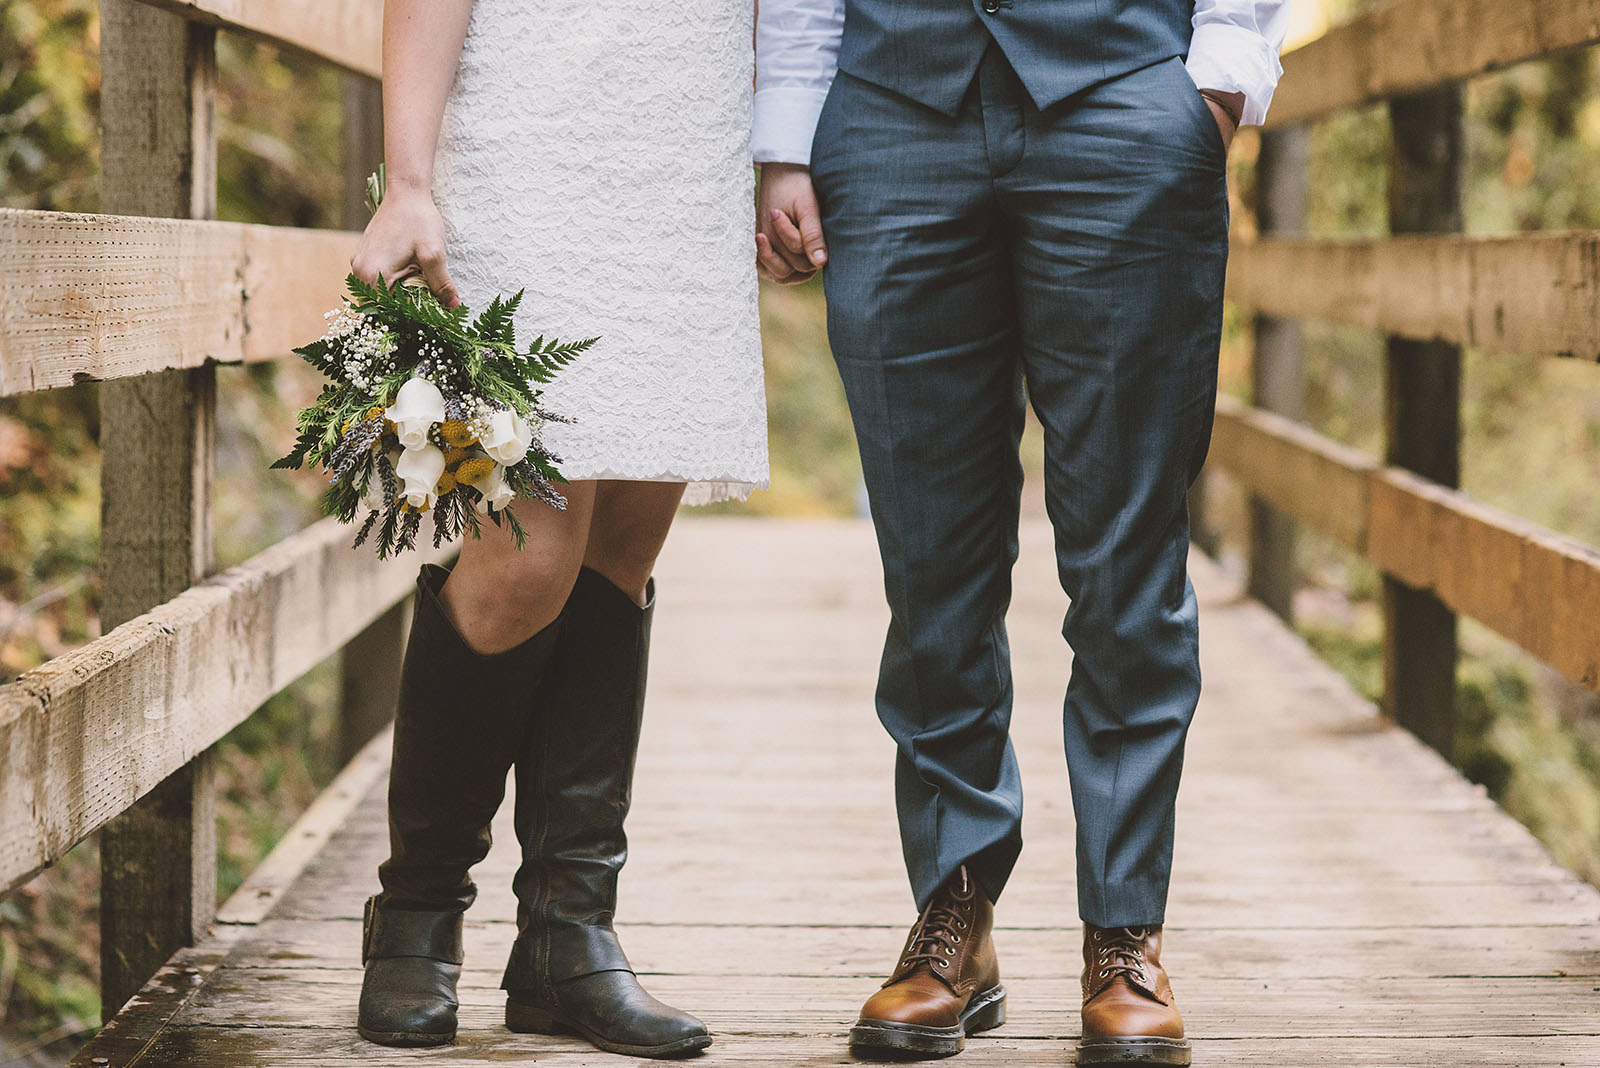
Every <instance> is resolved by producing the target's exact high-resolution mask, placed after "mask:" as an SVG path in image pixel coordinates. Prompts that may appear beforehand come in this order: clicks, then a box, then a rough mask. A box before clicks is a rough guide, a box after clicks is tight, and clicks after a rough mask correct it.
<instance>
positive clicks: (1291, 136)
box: [1248, 124, 1311, 621]
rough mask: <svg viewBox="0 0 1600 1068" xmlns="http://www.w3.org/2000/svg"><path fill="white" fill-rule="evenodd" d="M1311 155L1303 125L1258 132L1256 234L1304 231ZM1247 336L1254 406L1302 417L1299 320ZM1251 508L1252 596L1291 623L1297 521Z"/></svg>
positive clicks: (1258, 505)
mask: <svg viewBox="0 0 1600 1068" xmlns="http://www.w3.org/2000/svg"><path fill="white" fill-rule="evenodd" d="M1310 155H1311V137H1310V131H1309V130H1308V129H1307V127H1306V126H1305V125H1304V124H1300V125H1295V126H1290V127H1288V128H1286V129H1282V130H1263V131H1262V133H1261V151H1260V155H1259V156H1258V157H1257V159H1256V220H1257V225H1258V227H1259V229H1260V232H1261V233H1262V234H1278V235H1284V234H1301V233H1304V232H1305V226H1306V203H1307V200H1308V198H1309V193H1310V179H1309V167H1310V162H1311V161H1310ZM1253 340H1254V359H1253V360H1252V361H1251V365H1250V380H1251V392H1252V394H1253V400H1254V403H1255V404H1256V406H1257V407H1259V408H1264V409H1266V410H1267V411H1271V412H1277V413H1278V414H1280V415H1284V416H1288V417H1289V418H1291V419H1294V420H1297V421H1299V420H1303V419H1304V418H1305V375H1304V372H1303V371H1302V369H1301V359H1300V343H1301V336H1300V323H1299V322H1298V321H1296V320H1293V319H1275V318H1273V317H1271V316H1268V315H1258V316H1256V320H1255V329H1254V338H1253ZM1249 510H1250V532H1249V539H1250V540H1249V550H1248V551H1249V559H1250V569H1249V570H1250V574H1249V579H1248V589H1249V592H1250V595H1251V596H1252V597H1254V598H1256V599H1257V600H1258V601H1260V602H1262V603H1263V604H1265V605H1266V606H1267V607H1268V608H1270V609H1272V610H1273V611H1274V612H1276V613H1277V614H1278V615H1279V616H1280V617H1282V618H1283V619H1284V620H1285V621H1290V620H1292V619H1293V617H1294V590H1295V553H1294V547H1295V530H1296V524H1295V521H1294V520H1293V519H1291V518H1290V517H1289V516H1287V515H1285V514H1283V513H1282V512H1280V511H1278V510H1277V509H1275V508H1273V507H1271V506H1270V505H1268V504H1267V503H1266V502H1265V501H1263V500H1261V499H1260V498H1259V497H1254V496H1252V497H1251V498H1250V509H1249Z"/></svg>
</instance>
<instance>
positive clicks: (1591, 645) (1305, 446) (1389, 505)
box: [1211, 397, 1600, 690]
mask: <svg viewBox="0 0 1600 1068" xmlns="http://www.w3.org/2000/svg"><path fill="white" fill-rule="evenodd" d="M1211 458H1212V461H1213V462H1215V463H1217V464H1220V465H1221V466H1223V467H1225V468H1227V470H1228V472H1229V474H1231V475H1233V476H1234V477H1236V478H1238V479H1239V480H1240V481H1241V482H1242V483H1243V484H1244V485H1245V487H1246V488H1248V489H1249V490H1250V491H1251V492H1253V493H1256V494H1258V495H1259V496H1261V497H1262V498H1263V499H1264V500H1267V501H1270V502H1272V504H1273V505H1274V506H1275V507H1277V508H1281V509H1283V510H1284V511H1286V512H1288V513H1289V514H1291V515H1293V516H1295V517H1296V518H1297V519H1299V520H1301V521H1302V522H1304V523H1306V524H1307V525H1308V526H1311V527H1314V528H1315V529H1317V530H1320V531H1321V532H1323V533H1324V534H1328V535H1330V536H1332V537H1334V538H1336V539H1337V540H1339V541H1340V542H1341V543H1343V544H1345V545H1347V546H1349V547H1350V548H1352V549H1355V550H1356V551H1358V552H1360V553H1362V554H1363V555H1365V556H1366V557H1367V558H1368V559H1369V560H1371V561H1372V563H1373V564H1374V565H1375V566H1377V567H1378V568H1379V569H1381V570H1383V571H1384V572H1386V573H1388V574H1391V575H1393V576H1395V577H1396V578H1397V579H1399V580H1400V581H1402V582H1405V583H1406V584H1407V585H1410V586H1413V587H1416V588H1418V589H1423V590H1428V591H1431V592H1433V593H1434V594H1436V595H1437V596H1438V597H1439V598H1440V600H1441V601H1442V602H1443V603H1444V604H1445V605H1447V606H1448V607H1450V608H1451V609H1453V610H1454V611H1456V612H1460V613H1461V614H1463V615H1468V616H1471V617H1472V618H1474V619H1476V620H1478V621H1479V622H1480V623H1483V624H1484V625H1485V626H1488V627H1490V628H1491V629H1493V630H1495V631H1497V632H1498V633H1500V634H1501V635H1503V636H1505V637H1507V638H1510V639H1511V640H1512V641H1514V642H1516V643H1517V644H1519V645H1521V646H1522V647H1523V648H1524V649H1526V650H1527V651H1528V652H1530V653H1532V654H1533V655H1534V656H1536V657H1538V658H1539V659H1541V660H1543V661H1545V662H1546V663H1547V664H1549V665H1550V666H1551V667H1553V668H1555V669H1556V670H1557V671H1560V672H1561V673H1562V674H1564V675H1566V676H1567V677H1568V678H1570V679H1572V680H1573V681H1575V682H1578V683H1580V684H1582V685H1584V686H1586V687H1588V688H1589V689H1591V690H1600V613H1596V612H1595V611H1594V610H1593V608H1594V605H1596V604H1600V548H1596V547H1595V546H1591V545H1587V544H1585V543H1583V542H1580V541H1578V540H1577V539H1575V538H1570V537H1566V536H1564V535H1561V534H1557V533H1555V532H1554V531H1551V530H1548V529H1546V528H1544V527H1541V526H1539V525H1537V524H1535V523H1531V522H1529V521H1527V520H1524V519H1521V518H1520V517H1518V516H1514V515H1511V514H1510V513H1508V512H1505V511H1503V510H1501V509H1498V508H1494V507H1492V506H1490V505H1487V504H1484V503H1482V502H1481V501H1476V500H1473V499H1472V498H1471V497H1469V496H1467V495H1466V494H1464V493H1462V492H1460V491H1458V490H1451V489H1447V488H1445V487H1443V486H1440V485H1438V484H1437V483H1433V482H1430V481H1429V480H1427V479H1425V478H1421V477H1420V476H1417V475H1412V474H1410V473H1408V472H1406V471H1403V470H1400V469H1398V468H1393V467H1384V466H1382V465H1380V464H1378V463H1377V462H1376V461H1374V460H1372V459H1371V458H1370V457H1367V456H1365V455H1363V454H1361V453H1360V452H1358V451H1357V450H1354V449H1350V448H1348V447H1346V446H1343V445H1340V444H1338V443H1337V442H1334V441H1332V440H1330V439H1328V438H1325V437H1323V436H1322V435H1319V434H1317V433H1316V432H1314V431H1312V430H1311V429H1309V428H1308V427H1305V426H1302V425H1300V424H1298V423H1292V422H1290V421H1288V420H1286V419H1283V418H1282V417H1280V416H1275V415H1273V414H1271V413H1270V412H1261V411H1257V410H1255V409H1252V408H1250V407H1248V406H1246V405H1243V404H1240V403H1239V402H1238V401H1236V400H1234V399H1232V398H1230V397H1222V398H1219V399H1218V403H1217V422H1216V431H1215V434H1214V437H1213V441H1212V446H1211Z"/></svg>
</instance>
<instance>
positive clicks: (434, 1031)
mask: <svg viewBox="0 0 1600 1068" xmlns="http://www.w3.org/2000/svg"><path fill="white" fill-rule="evenodd" d="M450 973H459V969H458V968H456V966H454V965H449V964H441V963H440V962H438V961H433V960H427V959H425V958H419V957H402V958H398V959H388V960H375V961H370V962H368V965H367V972H366V977H365V978H364V979H363V981H362V984H361V1003H360V1008H359V1013H358V1025H359V1029H360V1031H361V1033H362V1034H363V1035H365V1036H366V1037H368V1038H370V1039H371V1040H373V1041H375V1042H382V1043H386V1044H390V1045H427V1044H432V1043H435V1042H446V1041H449V1040H450V1039H451V1038H453V1037H454V1036H455V1033H456V1010H457V1007H458V1006H457V1002H456V996H455V975H454V974H450Z"/></svg>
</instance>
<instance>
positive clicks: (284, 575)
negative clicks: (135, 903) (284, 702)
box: [0, 519, 450, 889]
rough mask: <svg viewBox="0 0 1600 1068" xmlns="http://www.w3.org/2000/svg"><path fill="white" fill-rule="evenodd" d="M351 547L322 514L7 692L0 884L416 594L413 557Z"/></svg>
mask: <svg viewBox="0 0 1600 1068" xmlns="http://www.w3.org/2000/svg"><path fill="white" fill-rule="evenodd" d="M350 538H351V530H350V528H349V527H346V526H344V525H342V524H339V523H337V522H336V521H334V520H332V519H328V520H324V521H322V522H321V523H318V524H316V525H314V526H312V527H309V528H307V529H306V530H304V531H302V532H300V533H299V534H296V535H294V536H293V537H290V538H286V539H284V540H283V541H281V542H279V543H278V544H277V545H275V546H273V547H272V548H270V549H267V550H266V551H265V552H263V553H261V554H260V555H258V556H256V557H254V558H252V559H251V560H249V561H247V562H245V563H243V564H241V565H239V566H238V567H234V568H230V569H229V570H227V571H225V572H222V573H221V574H219V575H216V576H214V577H212V578H210V579H207V580H205V581H204V582H201V583H200V584H198V585H196V586H195V587H193V588H192V589H190V590H188V591H187V592H185V593H183V594H181V595H180V596H178V597H177V598H175V599H174V600H172V601H169V602H167V603H166V604H164V605H161V606H160V607H159V608H156V609H153V610H152V611H150V612H148V613H146V614H145V615H143V616H140V617H138V618H137V619H134V620H130V621H129V622H127V623H125V624H123V625H122V626H120V627H118V628H117V629H115V630H113V631H112V632H111V633H109V634H107V635H105V636H104V637H102V638H99V639H97V640H95V641H93V642H90V643H89V644H88V645H86V646H83V647H82V648H80V649H77V650H74V651H73V652H71V653H68V654H67V655H65V656H61V657H57V658H56V659H54V660H52V661H50V662H49V663H47V664H45V665H43V666H41V667H39V668H36V669H34V670H33V671H29V672H26V673H24V674H23V675H22V676H21V677H19V678H18V679H17V680H16V681H15V682H13V683H10V684H9V685H6V686H4V687H0V754H3V756H0V761H3V763H0V887H4V888H6V889H10V888H11V887H14V886H16V885H18V884H19V883H20V882H22V881H23V880H25V879H26V878H28V876H29V875H31V874H32V873H33V872H36V871H38V870H39V869H40V868H42V867H44V866H45V865H47V864H50V863H53V862H54V861H55V860H56V859H57V858H59V857H60V856H61V855H62V854H63V853H64V852H66V850H67V849H69V848H71V847H72V846H73V845H74V844H75V843H76V842H78V841H80V840H81V839H82V838H83V837H84V836H85V835H87V834H89V833H90V832H91V831H93V830H95V829H96V828H98V827H99V826H101V825H102V824H104V823H105V822H106V821H107V820H109V819H110V818H111V817H113V816H115V815H116V814H117V813H119V812H121V811H122V810H124V809H125V808H127V807H128V805H129V804H131V803H132V802H133V801H134V800H135V799H136V798H138V797H139V796H140V795H141V794H143V793H145V792H146V791H148V790H150V789H151V788H153V787H154V786H155V784H156V783H158V782H160V781H161V780H162V779H163V778H164V777H166V776H167V775H169V774H171V773H172V772H173V771H175V770H176V769H178V768H180V767H182V766H183V765H184V764H185V763H186V762H187V761H189V760H190V759H192V758H193V757H195V756H196V755H198V754H199V753H201V752H202V751H204V750H205V749H206V747H208V746H209V745H211V744H212V743H213V742H215V741H217V740H218V739H219V738H221V737H222V736H223V735H224V734H226V733H227V732H228V731H229V730H230V729H232V728H233V727H234V726H236V725H237V724H238V723H239V722H240V721H242V720H243V719H244V718H245V717H246V716H248V715H249V714H250V713H251V712H252V711H254V710H255V709H256V708H257V707H258V706H260V704H261V703H262V702H263V701H265V700H266V699H267V698H268V697H270V696H272V695H273V694H274V693H276V692H277V691H279V690H281V689H282V688H283V687H284V686H286V685H288V684H289V683H290V682H293V681H294V680H295V679H296V678H298V677H299V676H300V675H302V674H304V673H305V672H306V671H307V670H308V669H310V668H311V667H313V666H314V665H316V664H317V663H318V662H319V661H321V660H323V659H324V658H326V657H327V656H328V655H330V653H331V652H332V651H333V650H336V649H338V648H339V647H340V646H341V645H342V644H344V642H346V641H348V640H349V639H350V638H351V637H352V636H353V635H354V634H356V633H357V632H358V631H359V630H360V629H361V628H362V627H364V626H366V625H367V624H368V623H369V622H371V621H372V620H373V619H374V618H376V617H377V616H378V615H379V614H381V613H382V612H384V611H385V610H387V609H388V608H389V606H391V605H392V604H394V603H395V602H396V601H398V600H399V599H400V598H401V597H403V596H406V595H407V594H408V593H409V592H410V590H411V587H412V584H413V582H414V577H415V574H416V571H415V569H416V566H417V564H418V562H419V560H418V559H416V558H411V557H402V558H399V559H392V560H389V561H379V560H378V559H377V555H376V554H375V553H373V552H372V550H371V548H370V547H363V548H361V549H358V550H352V549H351V548H350V544H349V543H350ZM449 552H450V547H449V546H446V548H445V550H443V551H434V550H431V549H430V550H428V551H427V552H425V553H423V554H420V559H422V560H439V559H443V558H445V557H447V556H448V555H449Z"/></svg>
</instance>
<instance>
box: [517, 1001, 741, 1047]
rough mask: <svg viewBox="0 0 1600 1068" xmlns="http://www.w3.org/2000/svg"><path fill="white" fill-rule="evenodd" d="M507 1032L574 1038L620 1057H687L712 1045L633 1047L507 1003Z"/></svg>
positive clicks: (704, 1041) (700, 1040) (688, 1041)
mask: <svg viewBox="0 0 1600 1068" xmlns="http://www.w3.org/2000/svg"><path fill="white" fill-rule="evenodd" d="M506 1029H507V1030H510V1031H514V1032H516V1033H517V1034H519V1035H577V1036H578V1037H579V1038H582V1039H583V1040H584V1041H585V1042H587V1043H589V1044H590V1045H591V1046H594V1047H595V1048H596V1049H601V1050H605V1051H606V1052H607V1053H620V1054H622V1055H624V1056H627V1057H657V1058H669V1057H688V1056H691V1055H693V1054H696V1053H699V1052H700V1051H701V1050H703V1049H705V1048H706V1047H707V1046H709V1045H711V1036H710V1035H690V1036H689V1037H688V1038H680V1039H678V1040H677V1041H676V1042H664V1043H662V1044H661V1045H659V1046H635V1045H630V1044H629V1043H626V1042H613V1041H611V1040H610V1039H608V1038H606V1037H604V1036H602V1035H597V1034H595V1033H594V1032H593V1031H591V1030H589V1029H588V1028H587V1027H584V1026H582V1025H581V1024H576V1023H573V1022H572V1021H570V1020H563V1019H562V1018H561V1017H559V1016H557V1015H555V1014H554V1013H552V1012H549V1011H548V1010H545V1009H536V1008H532V1007H531V1006H527V1005H513V1004H512V1003H511V1002H507V1003H506Z"/></svg>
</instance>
